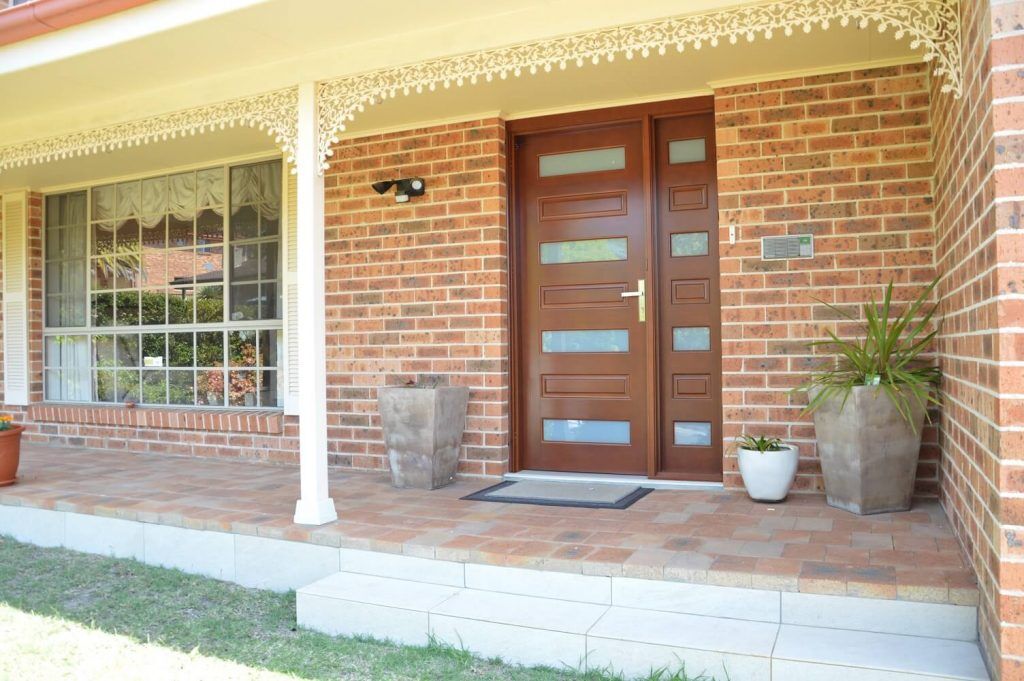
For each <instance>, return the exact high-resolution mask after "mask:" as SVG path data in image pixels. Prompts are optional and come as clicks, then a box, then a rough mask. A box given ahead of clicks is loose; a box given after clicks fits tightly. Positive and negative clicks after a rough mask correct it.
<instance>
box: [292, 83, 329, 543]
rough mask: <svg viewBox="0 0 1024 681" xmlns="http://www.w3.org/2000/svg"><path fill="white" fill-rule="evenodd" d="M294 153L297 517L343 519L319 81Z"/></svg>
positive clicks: (305, 96)
mask: <svg viewBox="0 0 1024 681" xmlns="http://www.w3.org/2000/svg"><path fill="white" fill-rule="evenodd" d="M298 132H299V139H298V145H297V148H296V150H295V151H296V153H295V167H296V171H297V177H296V185H297V192H296V219H297V230H296V231H297V232H298V238H297V240H296V241H297V243H296V248H297V249H298V251H297V256H298V258H297V263H298V267H297V272H296V277H297V283H298V288H299V305H298V307H299V323H298V328H299V329H301V332H300V333H299V334H298V335H299V337H298V343H299V468H300V480H299V487H300V495H299V500H298V502H297V503H296V504H295V522H296V523H298V524H300V525H323V524H324V523H329V522H331V521H332V520H336V519H337V518H338V512H337V511H336V510H335V508H334V501H333V500H332V499H331V497H330V493H329V491H328V489H327V379H326V374H327V356H326V352H325V349H324V339H325V335H326V328H325V324H324V300H325V293H324V176H323V175H322V174H321V173H320V161H319V157H318V154H317V102H316V83H302V84H301V85H299V128H298Z"/></svg>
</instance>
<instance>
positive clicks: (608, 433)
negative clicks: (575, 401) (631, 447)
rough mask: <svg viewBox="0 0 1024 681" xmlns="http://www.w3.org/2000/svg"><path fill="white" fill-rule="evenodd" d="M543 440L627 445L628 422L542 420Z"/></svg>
mask: <svg viewBox="0 0 1024 681" xmlns="http://www.w3.org/2000/svg"><path fill="white" fill-rule="evenodd" d="M544 439H545V440H547V441H548V442H586V443H589V444H601V445H628V444H629V421H598V420H594V419H544Z"/></svg>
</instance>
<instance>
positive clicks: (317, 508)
mask: <svg viewBox="0 0 1024 681" xmlns="http://www.w3.org/2000/svg"><path fill="white" fill-rule="evenodd" d="M337 519H338V511H337V509H336V508H334V500H333V499H331V498H330V497H328V498H326V499H299V500H298V501H297V502H295V524H296V525H325V524H327V523H329V522H332V521H334V520H337Z"/></svg>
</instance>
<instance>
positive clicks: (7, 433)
mask: <svg viewBox="0 0 1024 681" xmlns="http://www.w3.org/2000/svg"><path fill="white" fill-rule="evenodd" d="M24 430H25V426H12V427H11V428H9V429H8V430H0V487H2V486H4V485H13V484H14V479H15V478H16V477H17V475H18V461H19V460H20V459H21V433H22V431H24Z"/></svg>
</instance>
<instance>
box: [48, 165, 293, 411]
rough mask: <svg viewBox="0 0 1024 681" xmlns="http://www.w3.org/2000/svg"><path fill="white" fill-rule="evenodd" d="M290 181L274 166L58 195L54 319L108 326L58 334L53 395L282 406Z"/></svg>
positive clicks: (51, 340) (51, 292)
mask: <svg viewBox="0 0 1024 681" xmlns="http://www.w3.org/2000/svg"><path fill="white" fill-rule="evenodd" d="M228 178H230V179H229V182H230V187H231V195H230V196H227V195H226V192H225V184H227V182H225V180H226V179H228ZM281 179H282V178H281V166H280V162H269V163H258V164H251V165H246V166H237V167H233V168H230V169H227V170H226V169H225V168H223V167H221V168H213V169H207V170H199V171H195V172H187V173H178V174H175V175H170V176H163V177H156V178H148V179H144V180H136V181H131V182H122V183H117V184H109V185H104V186H101V187H94V188H92V189H91V190H88V192H86V191H80V192H73V193H68V194H63V195H55V196H50V197H47V201H48V203H47V224H46V249H47V250H46V253H47V287H46V288H47V295H48V298H47V310H48V311H47V318H46V323H47V327H48V328H51V327H61V326H65V327H66V326H80V327H81V326H87V325H90V326H92V327H94V328H97V329H108V331H105V332H100V333H92V334H67V335H54V334H52V332H48V335H47V339H46V341H47V348H48V349H49V350H48V352H47V356H46V360H45V372H46V395H47V399H59V400H75V401H89V400H92V401H97V402H137V403H140V404H172V405H198V406H236V407H257V406H278V403H279V398H278V380H277V377H278V369H279V366H278V361H279V356H278V351H277V344H278V342H279V338H280V335H281V330H280V322H279V321H278V320H280V310H281V307H280V304H279V296H280V290H279V287H278V283H279V280H280V272H279V269H280V262H279V260H280V258H279V249H280V217H281ZM87 197H89V198H91V202H92V203H91V206H88V210H87V206H86V204H87V203H88V202H87V200H86V199H87ZM228 204H230V206H231V211H230V212H229V213H228V217H227V220H225V206H226V205H228ZM225 222H227V225H225ZM86 230H88V231H86ZM226 233H227V234H230V235H231V241H230V245H229V244H227V243H226V242H227V239H226V238H225V236H226ZM87 235H89V236H91V239H86V236H87ZM72 236H73V237H74V238H71V237H72ZM85 243H90V244H91V245H90V247H89V248H88V252H86V249H85ZM225 248H228V251H227V253H226V252H225ZM76 249H77V250H76ZM227 255H230V261H227V260H226V258H225V256H227ZM86 265H88V272H89V274H88V275H86V274H85V272H86V269H85V266H86ZM226 266H227V269H228V270H229V271H230V284H231V286H230V289H229V290H226V286H225V284H226V282H225V268H226ZM51 269H53V272H51ZM76 272H77V273H78V274H77V276H78V281H79V282H80V283H79V284H78V285H77V286H75V285H74V282H75V273H76ZM86 276H87V277H89V281H88V283H89V284H90V285H89V286H88V287H87V286H86V285H85V284H86V282H85V278H86ZM87 289H91V297H89V298H88V299H87V298H86V295H85V292H86V290H87ZM68 291H74V292H75V293H74V295H77V299H76V300H77V302H76V301H75V300H71V297H72V296H71V294H70V293H68ZM226 293H227V296H226V295H225V294H226ZM226 302H227V306H226V304H225V303H226ZM86 303H89V304H88V305H87V304H86ZM226 307H227V309H226ZM51 308H52V309H53V314H51V313H50V309H51ZM87 310H88V312H86V311H87ZM76 314H77V315H78V316H77V317H76V316H75V315H76ZM258 320H270V321H273V322H275V324H274V326H273V328H252V329H246V328H243V329H228V330H225V328H224V325H225V323H227V322H243V323H244V322H252V321H258ZM87 322H89V324H87ZM176 325H178V326H189V327H193V326H197V325H198V326H200V327H201V326H202V325H220V326H221V328H219V329H211V330H201V328H191V329H189V330H181V331H175V330H174V329H173V328H170V329H168V328H167V327H173V326H176ZM132 327H135V328H137V329H138V331H136V332H131V331H130V329H131V328H132ZM145 327H164V328H160V329H153V330H152V331H147V330H146V328H145Z"/></svg>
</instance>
